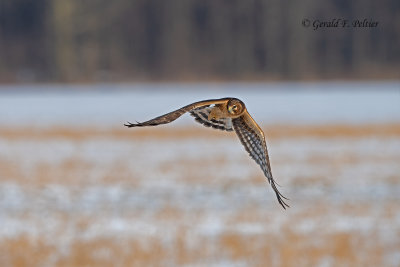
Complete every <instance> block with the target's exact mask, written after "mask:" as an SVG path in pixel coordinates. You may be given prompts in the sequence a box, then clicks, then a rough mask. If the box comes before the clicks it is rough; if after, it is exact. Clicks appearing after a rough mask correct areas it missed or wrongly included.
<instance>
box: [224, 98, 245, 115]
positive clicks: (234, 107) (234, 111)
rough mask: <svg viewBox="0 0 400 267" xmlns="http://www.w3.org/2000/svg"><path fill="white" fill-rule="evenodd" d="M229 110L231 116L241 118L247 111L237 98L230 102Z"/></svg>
mask: <svg viewBox="0 0 400 267" xmlns="http://www.w3.org/2000/svg"><path fill="white" fill-rule="evenodd" d="M227 109H228V112H229V114H230V115H232V116H235V117H236V116H240V115H241V114H242V113H243V112H244V111H245V109H246V106H245V105H244V103H243V102H242V101H240V100H239V99H237V98H231V99H230V100H229V101H228V105H227Z"/></svg>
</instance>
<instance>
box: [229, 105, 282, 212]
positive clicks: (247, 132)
mask: <svg viewBox="0 0 400 267" xmlns="http://www.w3.org/2000/svg"><path fill="white" fill-rule="evenodd" d="M232 123H233V128H234V129H235V132H236V134H237V136H238V137H239V139H240V142H241V143H242V144H243V146H244V147H245V149H246V151H247V152H249V154H250V156H251V157H252V158H253V159H254V160H255V161H256V162H257V164H258V165H260V167H261V169H262V171H263V172H264V175H265V176H266V177H267V179H268V182H269V183H270V184H271V187H272V189H273V190H274V191H275V194H276V197H277V199H278V202H279V204H281V205H282V207H283V208H284V209H286V207H289V205H288V204H286V203H285V201H284V200H283V199H287V198H285V197H284V196H283V195H282V194H281V193H280V192H279V190H278V188H277V187H276V183H275V180H274V178H273V177H272V172H271V166H270V163H269V157H268V150H267V144H266V142H265V137H264V133H263V131H262V129H261V128H260V126H258V124H257V123H256V122H255V121H254V119H253V118H252V117H251V116H250V114H249V113H248V112H247V110H246V111H245V113H244V114H243V115H242V116H240V117H238V118H235V119H233V120H232Z"/></svg>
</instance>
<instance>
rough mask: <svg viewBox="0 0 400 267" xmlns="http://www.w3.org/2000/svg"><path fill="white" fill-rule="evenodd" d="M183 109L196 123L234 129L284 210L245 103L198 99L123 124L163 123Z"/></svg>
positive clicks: (261, 137)
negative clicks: (153, 115) (139, 120)
mask: <svg viewBox="0 0 400 267" xmlns="http://www.w3.org/2000/svg"><path fill="white" fill-rule="evenodd" d="M186 112H190V114H191V115H192V116H193V117H195V120H196V121H197V122H199V123H201V124H204V125H205V126H207V127H213V128H216V129H220V130H225V131H233V130H235V132H236V134H237V136H238V137H239V139H240V142H241V143H242V144H243V146H244V148H245V149H246V151H247V152H249V154H250V156H251V157H252V158H253V159H254V160H255V161H256V162H257V164H258V165H260V167H261V169H262V171H263V172H264V175H265V177H267V179H268V182H269V183H270V184H271V186H272V189H273V190H274V191H275V194H276V197H277V199H278V202H279V204H281V205H282V207H283V208H284V209H286V207H289V206H288V205H287V204H286V203H285V201H284V200H283V199H287V198H285V197H284V196H283V195H282V194H281V193H280V192H279V191H278V188H277V187H276V183H275V180H274V178H273V177H272V173H271V166H270V163H269V157H268V151H267V144H266V142H265V137H264V132H263V131H262V129H261V128H260V126H258V124H257V123H256V122H255V121H254V119H253V118H252V117H251V116H250V114H249V113H248V112H247V109H246V106H245V105H244V103H243V102H242V101H241V100H239V99H237V98H221V99H210V100H204V101H199V102H195V103H193V104H190V105H187V106H184V107H183V108H180V109H177V110H175V111H172V112H170V113H167V114H164V115H162V116H159V117H157V118H154V119H152V120H149V121H145V122H138V123H129V122H128V123H127V124H125V126H127V127H143V126H156V125H160V124H166V123H170V122H172V121H174V120H176V119H177V118H179V117H180V116H182V115H183V114H185V113H186Z"/></svg>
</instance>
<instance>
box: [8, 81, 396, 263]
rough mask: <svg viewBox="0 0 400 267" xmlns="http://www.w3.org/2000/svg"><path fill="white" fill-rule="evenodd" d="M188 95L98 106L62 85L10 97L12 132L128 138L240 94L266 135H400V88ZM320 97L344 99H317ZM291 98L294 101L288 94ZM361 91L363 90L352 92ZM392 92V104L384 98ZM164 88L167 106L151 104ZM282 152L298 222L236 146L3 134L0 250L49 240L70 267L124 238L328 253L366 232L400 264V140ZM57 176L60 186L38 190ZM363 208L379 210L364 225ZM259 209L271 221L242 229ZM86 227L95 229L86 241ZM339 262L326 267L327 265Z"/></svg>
mask: <svg viewBox="0 0 400 267" xmlns="http://www.w3.org/2000/svg"><path fill="white" fill-rule="evenodd" d="M176 86H177V87H179V89H182V87H183V85H176ZM176 86H175V85H168V87H167V88H164V87H162V86H160V85H134V86H133V87H134V89H135V90H133V91H127V89H130V87H132V86H131V85H118V86H114V85H100V86H94V88H95V89H98V87H100V88H102V89H103V91H101V92H99V91H90V90H89V89H91V88H90V87H87V88H86V89H88V90H87V91H85V92H84V93H81V92H78V91H76V92H74V91H73V92H67V91H65V90H64V89H67V88H64V87H62V86H56V88H53V87H52V88H47V89H46V90H44V91H43V92H41V93H30V92H29V91H26V92H21V91H17V92H16V91H15V88H13V87H9V88H1V89H6V90H5V91H2V90H0V126H1V127H14V126H17V125H18V126H28V127H29V126H33V127H38V126H39V127H42V126H45V127H51V126H58V125H67V126H72V127H79V126H81V125H84V124H88V125H90V126H96V127H115V126H118V125H120V124H122V123H124V122H125V121H127V120H135V119H137V120H145V119H148V118H151V117H153V116H157V115H159V114H161V113H163V112H168V111H170V110H172V109H175V108H178V107H179V106H181V105H185V104H187V103H190V102H192V101H196V100H199V99H207V98H214V97H223V96H226V95H232V96H238V97H240V98H242V99H243V100H245V102H246V104H247V106H248V108H249V111H250V112H251V113H252V114H253V115H254V117H255V118H256V119H257V120H258V121H261V122H262V123H263V124H265V123H267V124H268V123H270V124H273V123H280V124H291V123H296V124H315V123H325V124H329V123H337V122H339V123H384V122H392V123H393V122H394V123H398V122H400V105H398V103H400V93H399V88H398V87H399V84H398V83H383V84H379V83H377V84H374V83H372V84H358V83H355V84H347V83H344V84H341V83H334V84H318V83H317V84H267V85H265V84H251V85H224V84H222V85H219V84H212V85H207V87H209V88H208V89H207V88H206V89H205V90H196V91H191V90H188V91H183V92H182V91H178V90H177V89H175V87H176ZM187 86H188V87H194V88H197V89H204V88H203V87H204V85H187ZM320 86H327V87H330V86H331V87H333V89H338V88H340V89H341V90H334V91H333V92H325V91H317V90H314V89H315V88H318V87H320ZM108 87H110V88H108ZM231 87H232V88H231ZM282 87H285V89H286V90H285V91H278V90H277V89H281V88H282ZM350 87H351V88H354V87H357V89H358V90H355V91H351V92H348V91H346V88H350ZM364 87H368V88H367V89H369V90H367V91H365V90H361V89H362V88H364ZM378 87H379V88H383V91H374V90H371V89H374V88H378ZM154 88H155V89H156V91H155V92H154V93H151V94H150V93H148V92H147V91H146V90H150V89H154ZM211 88H213V89H215V90H214V91H212V90H211ZM248 88H250V89H251V90H250V91H245V89H246V90H247V89H248ZM19 89H21V88H18V90H19ZM28 89H29V88H26V90H28ZM36 89H38V88H36ZM50 89H51V90H50ZM70 89H73V88H70ZM106 89H107V90H108V89H112V91H107V90H106ZM164 89H166V90H164ZM264 89H269V90H264ZM146 103H152V105H151V108H149V105H148V104H146ZM188 122H190V123H193V122H192V120H191V118H190V117H189V116H187V119H183V120H182V122H177V123H181V124H185V123H188ZM193 124H194V123H193ZM196 126H198V125H196ZM198 127H200V126H198ZM268 144H269V153H270V157H271V164H272V168H273V173H274V177H275V179H276V180H277V181H278V183H279V184H280V185H281V186H282V187H281V188H280V189H281V191H282V192H283V193H284V195H285V196H288V197H289V198H290V201H289V204H290V206H291V208H290V209H288V210H287V211H285V212H283V210H282V209H281V207H280V206H279V204H278V203H277V201H276V198H275V195H274V194H273V191H272V190H271V188H270V187H269V185H268V183H267V182H266V181H265V179H264V177H263V175H262V172H261V170H260V168H259V167H258V166H257V165H256V164H255V163H254V162H253V161H252V160H251V159H250V158H249V157H248V155H247V153H246V152H245V151H244V149H243V148H242V146H241V144H240V143H239V142H238V140H237V139H234V138H227V139H222V138H217V139H201V138H199V139H198V140H189V139H184V140H179V139H165V140H164V139H157V140H148V139H146V140H126V139H117V138H115V137H114V138H107V137H104V138H96V139H89V140H87V139H85V140H79V139H77V140H74V139H63V138H60V139H50V140H45V139H35V140H33V139H30V138H29V137H28V138H27V139H23V138H17V139H12V138H11V139H8V138H1V135H0V162H6V163H7V166H11V167H12V166H14V167H13V168H14V169H15V170H14V171H13V170H11V171H2V170H0V240H8V239H13V238H17V237H18V236H28V237H30V238H32V239H33V240H35V239H36V238H37V239H39V238H40V239H41V240H45V242H47V243H48V244H52V245H54V246H56V247H57V248H58V251H59V253H60V254H62V255H67V254H68V253H69V252H68V251H69V248H70V246H71V244H72V243H73V242H74V241H76V240H94V239H99V238H117V239H121V240H124V239H132V240H140V241H141V242H143V244H146V242H147V241H148V240H149V238H150V237H154V238H159V239H161V240H162V241H163V242H165V243H166V244H169V243H171V242H172V241H174V238H176V235H178V233H179V231H180V228H182V227H186V228H189V229H191V231H190V233H188V234H187V235H186V236H185V237H184V238H185V244H186V245H188V246H192V247H194V248H197V247H201V246H202V242H203V241H204V239H207V240H208V239H211V240H213V239H214V238H218V237H220V236H221V235H223V234H226V233H237V234H240V235H241V236H248V237H254V236H268V235H271V236H272V235H280V233H282V234H283V233H284V232H285V231H286V230H287V229H289V230H290V231H292V232H293V233H295V234H299V235H310V236H316V238H315V241H314V239H310V244H312V245H314V246H316V247H317V246H318V242H321V239H324V238H327V237H329V236H330V235H332V234H335V233H349V234H351V233H356V234H358V235H359V236H366V237H368V236H372V237H373V238H368V240H370V242H379V243H380V244H381V246H382V249H383V250H384V259H385V265H386V266H396V265H397V264H398V262H399V259H400V254H399V252H398V250H396V248H399V247H400V243H399V242H400V241H399V240H400V239H399V233H400V206H399V203H400V175H399V174H400V164H399V162H400V140H399V138H397V137H390V138H384V137H376V136H371V137H361V138H356V139H354V138H350V137H349V138H346V137H332V138H276V139H273V140H268ZM218 159H223V160H222V161H221V160H218ZM70 160H74V162H75V163H76V164H77V166H75V165H73V164H72V165H71V166H72V167H71V168H70V169H68V168H66V167H65V166H64V165H63V164H65V162H69V161H70ZM72 163H73V162H72ZM13 164H14V165H13ZM205 166H206V167H205ZM63 168H64V169H63ZM43 170H45V173H44V175H45V176H46V179H47V180H46V181H45V182H43V183H36V182H35V181H36V180H35V179H37V180H40V179H39V178H40V177H41V176H40V175H41V171H42V172H43ZM106 177H111V178H110V179H111V180H107V179H108V178H106ZM352 206H360V207H364V209H366V211H365V210H364V211H363V209H361V211H356V212H354V213H352V211H351V208H352ZM344 207H348V208H347V209H345V208H344ZM168 209H172V210H177V211H179V212H178V213H177V214H179V215H178V216H180V217H179V218H175V217H173V216H175V215H171V216H170V217H168V216H165V217H162V216H159V214H162V212H163V211H165V210H168ZM318 209H326V211H324V212H320V213H318V214H325V215H324V216H317V215H313V213H312V212H313V211H314V210H318ZM248 210H252V211H253V212H254V211H256V212H255V214H256V215H257V216H258V217H257V218H256V219H253V220H250V219H249V220H242V221H240V220H239V221H237V220H236V219H235V218H236V217H237V216H239V215H243V216H245V214H246V212H247V211H248ZM171 213H172V214H174V213H173V212H171ZM86 219H87V220H88V221H89V222H90V223H89V224H88V225H86V227H84V228H82V227H81V226H80V225H81V223H82V221H85V220H86ZM235 220H236V221H235ZM284 228H285V229H284ZM257 240H259V239H257ZM365 240H367V238H366V239H365ZM313 242H314V243H315V244H314V243H313ZM213 243H214V242H208V243H207V244H213ZM310 244H308V245H310ZM371 244H372V243H371ZM371 246H372V245H371ZM210 249H212V248H210ZM102 253H103V254H102V255H100V256H107V255H108V254H107V251H104V252H102ZM357 253H363V252H362V251H360V252H357ZM56 256H57V255H55V257H56ZM361 257H362V256H361ZM216 262H217V264H216V265H217V266H224V265H226V266H234V265H235V264H236V265H237V266H242V265H245V264H244V263H241V262H238V261H234V260H230V259H228V258H226V257H225V256H223V255H221V258H218V259H214V261H213V262H210V265H211V264H215V263H216ZM332 262H333V259H332V258H330V257H326V258H324V259H322V260H321V262H320V263H319V266H332Z"/></svg>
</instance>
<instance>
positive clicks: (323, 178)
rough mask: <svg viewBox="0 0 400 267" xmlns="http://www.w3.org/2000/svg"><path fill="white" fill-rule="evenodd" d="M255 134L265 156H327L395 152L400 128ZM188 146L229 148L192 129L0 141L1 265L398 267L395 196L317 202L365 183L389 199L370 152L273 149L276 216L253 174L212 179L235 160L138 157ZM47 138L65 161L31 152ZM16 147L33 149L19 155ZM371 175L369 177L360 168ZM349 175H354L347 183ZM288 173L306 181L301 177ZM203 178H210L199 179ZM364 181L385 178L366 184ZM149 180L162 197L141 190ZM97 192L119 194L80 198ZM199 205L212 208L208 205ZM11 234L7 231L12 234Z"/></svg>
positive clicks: (376, 157) (388, 179) (387, 181)
mask: <svg viewBox="0 0 400 267" xmlns="http://www.w3.org/2000/svg"><path fill="white" fill-rule="evenodd" d="M264 128H265V129H266V133H267V136H268V138H271V139H272V140H273V142H272V144H274V140H275V141H279V142H283V143H284V142H285V140H291V141H290V142H292V141H293V140H300V139H302V138H304V139H310V140H313V139H318V140H319V139H324V140H325V141H323V142H325V143H324V144H329V143H330V142H331V140H333V139H334V140H338V137H339V139H341V138H343V139H344V140H351V141H350V142H349V144H351V143H352V141H355V142H356V141H357V140H360V139H362V140H368V138H370V137H371V138H375V139H377V140H386V139H387V138H392V139H395V140H397V141H396V142H394V143H393V144H394V145H396V144H398V140H399V138H400V125H360V126H350V125H328V126H280V125H275V126H269V127H264ZM192 138H195V139H196V140H198V139H202V140H210V142H215V141H218V140H219V138H229V137H227V136H226V134H225V133H222V132H218V131H211V130H209V129H203V128H200V127H198V128H189V129H175V128H174V127H170V128H168V127H160V128H151V129H139V130H135V131H133V130H128V129H124V128H121V129H111V130H101V129H90V128H87V129H77V128H73V129H66V128H48V129H45V128H44V129H43V128H42V129H34V128H8V129H1V130H0V141H2V142H4V143H6V144H7V145H8V148H7V149H8V150H7V151H6V152H3V153H1V152H0V190H3V191H2V192H3V193H7V194H8V195H7V196H8V197H9V199H11V200H9V202H7V201H5V200H4V199H5V198H6V197H4V196H0V207H2V210H1V211H0V219H1V220H3V219H4V220H3V221H0V227H2V229H0V233H1V235H0V251H1V253H0V266H191V265H195V266H210V265H215V266H230V265H233V264H237V265H238V266H400V265H399V262H400V254H399V251H400V241H399V240H400V225H399V222H400V217H399V214H400V204H399V202H398V197H397V196H393V195H389V194H388V195H383V196H381V195H379V194H377V195H373V196H371V198H369V196H367V198H363V196H361V197H360V198H359V199H358V198H353V195H352V194H354V192H356V193H357V192H358V191H357V190H356V189H354V190H353V191H348V192H347V191H343V192H341V193H340V194H339V198H338V199H333V197H332V196H329V194H330V192H329V191H323V189H324V188H339V190H342V189H347V188H348V187H350V189H352V188H351V187H352V186H360V187H362V186H364V187H366V185H365V183H370V186H371V187H372V189H371V190H370V191H368V192H372V193H374V192H375V191H374V187H378V188H384V189H385V188H386V186H387V187H389V189H390V187H392V189H393V188H398V185H399V181H400V179H399V175H398V172H397V169H396V167H395V164H393V163H394V162H396V161H398V160H399V156H398V153H396V151H395V150H393V151H394V152H393V151H392V152H391V153H386V154H385V153H378V154H376V153H374V152H375V151H374V150H373V149H371V150H367V152H365V151H363V152H362V153H359V151H356V150H352V148H349V149H348V150H346V151H341V154H339V155H336V156H333V155H331V154H327V153H326V154H323V153H322V154H321V151H324V150H323V149H320V150H318V151H319V152H318V153H316V154H315V153H314V154H313V152H312V151H313V150H307V149H305V148H304V149H303V150H304V151H305V152H304V153H309V154H306V155H302V154H301V153H300V155H301V156H302V157H300V158H296V157H294V156H293V157H292V155H291V151H286V150H282V151H275V153H276V154H281V155H282V156H281V158H280V159H278V160H277V161H276V162H275V163H276V165H274V169H275V170H278V171H279V170H282V169H284V168H288V169H289V170H291V171H292V172H289V173H288V174H287V177H288V178H286V180H283V184H284V185H285V187H284V189H285V190H287V191H289V193H290V195H291V198H292V197H293V200H292V201H291V203H290V204H291V205H292V208H291V209H289V210H287V211H283V210H282V209H281V208H280V207H279V206H278V205H277V204H276V203H275V199H274V196H273V195H272V192H271V191H268V197H269V198H264V199H260V194H258V192H259V191H257V190H258V189H259V188H262V187H263V186H264V184H265V181H264V180H262V179H260V177H261V176H260V174H259V172H258V171H259V170H258V169H257V168H253V167H254V166H253V165H251V166H250V167H248V168H249V169H250V170H251V171H249V172H248V177H247V178H246V179H243V177H241V175H236V176H235V173H233V174H230V177H229V179H228V178H226V177H225V176H223V175H224V170H227V169H229V168H231V167H235V166H236V167H237V165H239V166H240V168H239V169H240V170H242V169H245V167H246V166H247V165H249V164H251V163H249V162H250V161H248V159H247V157H246V155H245V154H244V155H243V157H241V158H238V159H236V160H232V159H230V158H229V157H226V156H224V154H223V153H209V154H206V155H207V157H204V158H200V159H199V157H194V158H191V157H186V156H187V155H186V156H185V155H184V156H181V155H172V154H168V153H166V154H165V157H158V159H156V158H157V157H154V159H153V158H151V159H147V161H145V159H142V157H143V156H142V155H143V153H144V150H145V149H152V147H151V145H152V140H156V141H157V142H158V143H157V144H160V145H162V144H164V143H166V144H169V145H171V144H172V145H174V144H175V141H176V140H181V139H192ZM231 138H232V139H233V138H235V137H234V135H233V134H231ZM58 140H63V141H66V142H67V145H68V146H67V147H70V148H69V149H70V150H68V149H66V150H63V149H61V148H59V147H54V148H53V149H50V150H48V151H50V152H46V153H54V157H56V156H60V155H58V153H60V154H62V155H61V157H60V160H53V157H52V155H50V157H44V156H42V154H41V153H39V152H41V151H40V150H41V148H42V147H44V146H47V145H49V144H50V143H51V142H53V141H55V142H54V143H56V144H57V141H58ZM93 140H98V142H97V143H95V144H94V145H93V146H94V147H95V145H98V144H102V143H101V142H102V141H101V140H106V141H111V142H121V141H122V142H123V143H122V144H120V143H118V145H119V146H120V148H119V150H110V149H109V147H103V148H102V149H101V150H100V149H98V150H94V151H95V152H94V154H90V153H89V152H90V151H89V152H88V150H90V149H92V148H93V146H89V145H87V143H88V142H89V141H93ZM26 141H29V142H32V143H34V144H35V146H34V149H36V150H39V151H36V150H34V153H32V150H30V151H25V150H24V149H25V148H24V146H25V142H26ZM235 142H237V141H236V140H235ZM54 143H51V144H53V145H54ZM138 144H142V145H143V147H139V146H138ZM0 145H1V143H0ZM49 146H50V145H49ZM125 146H127V147H125ZM5 147H6V146H5ZM272 147H273V146H272ZM304 147H306V145H304ZM89 148H90V149H89ZM95 148H96V147H95ZM273 148H274V147H273ZM187 149H188V150H189V148H187ZM275 150H276V148H275ZM303 150H302V151H303ZM85 151H86V152H85ZM310 151H311V152H310ZM36 152H37V153H38V154H37V155H36V154H35V153H36ZM383 152H385V151H383ZM85 153H89V154H85ZM97 153H100V154H102V153H104V155H101V156H98V155H97ZM363 153H364V154H363ZM46 155H47V154H46ZM46 155H45V156H46ZM88 155H89V156H88ZM91 155H93V158H91V157H92V156H91ZM110 155H111V156H112V157H111V156H110ZM127 155H129V156H127ZM201 155H203V154H201ZM102 156H104V157H106V158H105V159H104V158H103V157H102ZM154 156H157V155H154ZM41 157H43V158H41ZM140 160H142V161H140ZM137 162H139V163H137ZM146 162H147V163H146ZM144 163H146V164H147V165H145V164H144ZM141 164H142V165H141ZM371 164H376V165H372V166H373V168H370V169H368V168H369V167H370V166H371ZM385 164H386V165H385ZM153 165H154V166H153ZM360 165H361V166H362V168H360V170H361V171H364V172H363V175H365V177H362V178H359V177H353V176H352V175H351V174H349V175H347V174H346V172H348V171H349V170H351V169H352V168H353V167H354V168H355V166H360ZM204 166H207V168H205V167H204ZM321 166H322V167H321ZM324 166H325V167H326V168H324ZM387 166H389V167H390V166H392V168H393V169H390V168H389V169H388V167H387ZM300 167H304V169H305V170H308V171H307V172H303V173H301V168H300ZM296 168H298V170H297V171H296ZM207 169H213V170H217V171H214V172H215V173H214V175H209V172H207ZM253 169H254V171H253ZM292 169H294V171H293V170H292ZM327 169H328V170H327ZM376 169H378V170H379V173H380V172H381V171H382V173H383V174H382V175H381V176H379V177H378V179H376V177H375V176H374V175H375V171H376ZM278 173H279V172H278ZM349 177H350V178H351V179H348V178H349ZM352 179H354V181H355V182H354V183H352ZM357 179H358V180H357ZM357 181H359V182H358V183H357ZM157 182H159V183H160V184H161V185H162V186H164V187H157V186H153V185H154V184H157ZM164 183H166V185H164ZM174 183H176V184H174ZM343 183H348V184H349V185H342V184H343ZM9 184H12V185H16V187H17V188H19V190H20V191H16V193H8V192H7V191H4V190H11V189H7V188H9V187H7V185H9ZM171 184H172V185H171ZM47 185H57V186H59V187H60V188H62V189H63V190H65V191H67V192H72V193H71V196H70V198H69V199H68V201H66V202H63V201H64V200H65V198H66V195H65V196H64V195H57V194H63V193H62V192H63V191H61V193H57V192H58V191H56V193H54V194H53V193H52V192H51V191H50V193H49V192H48V191H46V190H47V189H46V190H45V189H43V188H46V186H47ZM367 185H368V184H367ZM388 185H389V186H388ZM99 186H100V187H102V188H103V187H104V188H108V187H118V186H119V187H118V188H119V189H118V190H122V189H123V190H126V192H128V193H124V192H125V191H123V190H122V191H118V192H117V193H115V192H114V191H105V193H104V192H103V191H100V197H99V198H98V199H97V198H95V199H94V200H92V199H91V197H93V195H90V194H91V192H92V191H90V190H92V189H93V188H96V187H99ZM168 186H171V187H168ZM174 186H175V187H174ZM313 187H318V188H323V189H320V190H319V191H318V192H320V191H323V193H322V194H315V195H312V193H311V195H309V194H308V193H307V194H306V193H302V192H303V191H302V190H306V189H307V188H313ZM3 188H6V189H3ZM121 188H122V189H121ZM160 188H161V189H160ZM193 188H194V189H196V188H197V189H198V190H199V191H198V192H197V191H195V190H194V189H193ZM290 188H293V189H292V190H290ZM156 189H160V191H157V190H156ZM192 189H193V190H194V191H189V193H187V192H186V191H185V190H192ZM389 189H388V190H389ZM85 190H86V191H85ZM213 190H214V191H213ZM246 190H248V191H246ZM297 191H300V192H297ZM21 192H22V193H21ZM121 192H122V193H121ZM160 192H161V193H160ZM262 192H264V191H262ZM306 192H307V191H306ZM389 192H392V191H389ZM393 192H397V191H393ZM147 193H148V195H146V194H147ZM164 193H165V194H164ZM378 193H379V192H378ZM92 194H93V192H92ZM179 194H181V195H179ZM360 194H362V193H360ZM177 195H178V196H179V197H177ZM220 195H222V197H221V198H219V196H220ZM263 195H264V194H262V195H261V196H263ZM2 197H4V198H2ZM329 197H331V198H329ZM356 197H357V195H356ZM143 199H144V201H143ZM196 199H197V200H196ZM210 199H211V200H213V201H215V202H213V203H212V205H209V204H208V203H209V202H208V201H210ZM343 199H344V200H343ZM30 201H31V202H32V203H30ZM140 201H143V202H140ZM217 201H220V202H222V203H217ZM229 201H232V203H229ZM203 202H204V203H203ZM18 203H25V204H24V205H26V206H23V205H22V204H18ZM157 203H161V204H157ZM14 205H15V206H16V208H14ZM18 205H21V207H22V208H19V206H18ZM82 205H83V206H84V205H87V206H88V207H89V208H88V209H86V208H82V207H81V206H82ZM98 205H100V206H98ZM102 205H103V206H102ZM115 220H116V221H117V223H115ZM15 225H17V226H15ZM19 225H22V226H19ZM115 225H116V226H115ZM14 226H15V227H16V228H17V230H18V231H16V230H11V229H14V228H13V227H14ZM6 227H10V230H9V232H8V230H7V229H6ZM18 227H20V228H18ZM130 227H131V228H130ZM21 229H22V230H21ZM13 231H14V232H13ZM15 231H16V232H15Z"/></svg>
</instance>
